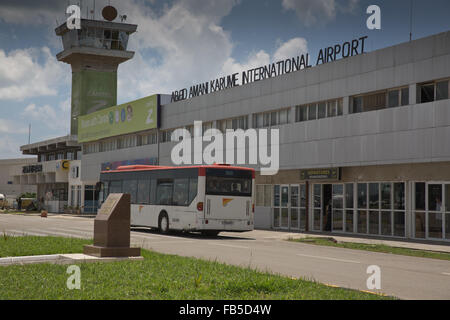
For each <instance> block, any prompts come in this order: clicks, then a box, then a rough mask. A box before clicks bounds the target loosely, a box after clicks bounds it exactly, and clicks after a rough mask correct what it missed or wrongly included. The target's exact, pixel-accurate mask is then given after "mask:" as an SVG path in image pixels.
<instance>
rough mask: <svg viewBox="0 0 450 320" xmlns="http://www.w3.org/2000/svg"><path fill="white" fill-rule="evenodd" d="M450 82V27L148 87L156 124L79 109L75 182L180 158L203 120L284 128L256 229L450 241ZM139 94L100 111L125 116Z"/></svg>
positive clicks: (264, 182)
mask: <svg viewBox="0 0 450 320" xmlns="http://www.w3.org/2000/svg"><path fill="white" fill-rule="evenodd" d="M449 80H450V31H448V32H444V33H441V34H437V35H433V36H430V37H427V38H423V39H419V40H415V41H411V42H408V43H402V44H399V45H395V46H393V47H389V48H385V49H381V50H377V51H373V52H369V53H361V54H358V55H354V56H351V57H348V58H345V59H340V60H336V61H330V62H328V63H324V64H321V65H317V66H315V67H311V68H305V69H303V70H299V71H295V72H290V73H286V74H283V75H279V76H277V77H271V78H267V79H264V80H260V81H253V82H251V83H247V84H245V85H240V86H234V87H232V88H229V89H226V90H220V91H217V92H213V93H209V94H204V95H200V96H196V97H192V98H189V99H184V100H181V101H176V102H173V101H171V96H170V95H156V98H155V97H154V96H151V97H149V98H148V99H153V101H154V102H153V104H152V107H154V109H153V112H154V114H153V116H154V117H155V118H154V121H152V123H153V124H154V125H153V126H152V127H151V128H147V129H146V128H141V127H139V126H135V127H134V128H135V129H131V130H130V129H128V131H114V130H113V131H109V132H107V131H105V130H103V131H102V135H95V134H89V132H88V133H87V134H85V133H83V130H84V129H83V127H85V128H87V127H89V126H90V125H95V124H97V123H98V121H97V120H96V121H94V120H92V119H93V118H92V117H90V115H86V116H83V117H81V118H80V119H79V122H78V130H79V131H78V143H79V144H80V145H81V146H82V156H81V160H80V163H79V167H80V168H79V177H80V178H79V181H78V182H77V184H79V185H89V186H90V187H91V188H92V186H94V185H95V183H96V182H97V181H99V175H100V172H101V170H108V169H115V168H117V166H119V165H122V164H160V165H173V164H172V160H171V152H172V149H173V147H174V146H175V145H176V144H177V143H178V142H173V141H171V134H172V132H173V131H174V130H176V129H179V128H186V129H188V131H189V132H193V124H194V121H200V120H201V121H202V122H203V124H202V126H203V132H205V131H206V130H207V129H211V128H217V129H219V130H221V131H222V132H225V130H227V129H234V130H236V129H244V130H245V129H250V128H255V129H279V136H280V140H279V142H280V147H279V148H280V156H279V160H280V166H279V171H278V173H277V174H276V175H272V176H265V175H261V174H259V173H258V172H257V175H256V195H255V204H256V209H255V227H256V228H265V229H274V230H289V231H291V232H296V231H298V232H300V231H305V230H308V231H317V232H335V233H343V234H359V235H371V236H382V237H392V238H403V239H422V240H423V239H427V240H441V241H442V240H443V241H450V142H449V140H450V139H449V138H450V100H449V90H450V87H449V86H450V81H449ZM145 99H146V98H144V99H142V100H143V101H144V102H145V101H146V100H145ZM155 101H156V102H155ZM135 103H136V102H130V103H129V104H125V105H123V106H118V107H110V108H107V109H104V110H100V111H97V112H99V113H98V114H97V116H98V117H97V119H104V120H105V123H106V122H108V121H110V123H113V122H114V121H117V122H120V121H122V122H124V121H125V122H126V120H124V119H126V118H127V117H128V116H129V114H130V113H129V112H130V111H129V110H128V109H127V108H128V106H132V107H133V108H134V109H132V110H133V112H134V113H135V114H137V112H138V110H139V107H135ZM114 108H116V109H114ZM121 110H122V111H121ZM123 110H125V111H123ZM86 117H90V118H86ZM108 117H109V118H108ZM83 120H84V121H85V122H84V124H85V125H83V124H82V121H83ZM124 132H126V133H124ZM236 152H245V153H246V154H247V153H248V150H236ZM255 168H256V169H258V167H255ZM70 184H71V182H70V181H69V185H68V189H67V190H68V193H69V196H68V202H69V203H70V202H71V200H72V197H71V196H70V190H71V188H72V187H76V186H75V185H73V186H72V185H70ZM95 196H96V195H94V197H95ZM94 200H95V199H94Z"/></svg>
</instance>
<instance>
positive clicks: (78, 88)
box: [71, 70, 117, 134]
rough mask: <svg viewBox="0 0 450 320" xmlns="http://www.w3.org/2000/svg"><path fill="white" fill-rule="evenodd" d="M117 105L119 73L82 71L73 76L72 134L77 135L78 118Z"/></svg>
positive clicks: (74, 73)
mask: <svg viewBox="0 0 450 320" xmlns="http://www.w3.org/2000/svg"><path fill="white" fill-rule="evenodd" d="M116 104H117V72H111V71H95V70H80V71H76V72H73V74H72V123H71V133H72V134H77V132H78V129H77V124H78V117H79V116H83V115H87V114H90V113H92V112H96V111H99V110H103V109H105V108H109V107H112V106H115V105H116Z"/></svg>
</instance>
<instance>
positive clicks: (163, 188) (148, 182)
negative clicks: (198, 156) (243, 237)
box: [100, 165, 255, 236]
mask: <svg viewBox="0 0 450 320" xmlns="http://www.w3.org/2000/svg"><path fill="white" fill-rule="evenodd" d="M100 181H101V190H102V191H101V192H102V193H103V196H102V195H100V199H103V201H104V200H105V199H106V198H107V196H108V194H110V193H128V194H130V195H131V225H132V226H135V227H140V226H142V227H150V228H158V229H159V230H160V231H161V232H162V233H167V232H169V230H183V231H200V232H201V233H203V234H205V235H208V236H216V235H218V234H219V232H221V231H233V232H244V231H251V230H253V223H254V208H255V206H254V199H253V194H254V190H255V170H253V169H249V168H241V167H231V166H228V165H211V166H192V167H162V166H145V165H132V166H121V167H119V168H118V169H117V170H111V171H103V172H102V173H101V175H100Z"/></svg>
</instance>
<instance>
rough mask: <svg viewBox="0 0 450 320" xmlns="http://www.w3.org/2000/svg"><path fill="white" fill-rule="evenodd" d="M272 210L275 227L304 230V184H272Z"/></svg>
mask: <svg viewBox="0 0 450 320" xmlns="http://www.w3.org/2000/svg"><path fill="white" fill-rule="evenodd" d="M272 212H273V227H274V228H275V229H281V230H290V231H300V230H304V229H305V228H306V187H305V185H304V184H300V185H298V184H294V185H288V184H284V185H274V188H273V207H272Z"/></svg>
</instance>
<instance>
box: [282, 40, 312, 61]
mask: <svg viewBox="0 0 450 320" xmlns="http://www.w3.org/2000/svg"><path fill="white" fill-rule="evenodd" d="M307 52H308V42H307V41H306V39H304V38H293V39H291V40H289V41H287V42H285V43H283V44H281V45H280V46H279V47H278V49H277V51H275V53H274V55H273V60H274V61H280V60H284V59H288V58H292V57H296V56H300V55H302V54H305V53H307Z"/></svg>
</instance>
